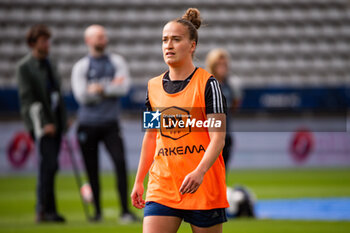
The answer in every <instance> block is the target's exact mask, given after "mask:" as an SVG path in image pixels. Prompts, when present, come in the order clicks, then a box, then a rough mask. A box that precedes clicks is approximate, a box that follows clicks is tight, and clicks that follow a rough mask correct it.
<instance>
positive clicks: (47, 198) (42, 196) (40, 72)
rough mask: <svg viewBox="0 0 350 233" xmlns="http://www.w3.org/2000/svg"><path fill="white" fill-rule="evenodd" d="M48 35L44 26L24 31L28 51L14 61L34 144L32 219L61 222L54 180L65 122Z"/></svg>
mask: <svg viewBox="0 0 350 233" xmlns="http://www.w3.org/2000/svg"><path fill="white" fill-rule="evenodd" d="M50 36H51V33H50V30H49V28H48V27H47V26H45V25H35V26H33V27H32V28H31V29H30V30H29V31H28V33H27V38H26V39H27V44H28V46H29V47H30V49H31V53H30V54H28V55H27V56H25V57H24V58H22V59H21V61H20V62H19V63H18V64H17V68H16V77H17V81H18V94H19V100H20V106H21V114H22V118H23V120H24V123H25V126H26V128H27V130H28V131H29V132H30V134H31V135H32V138H33V139H34V140H35V141H36V142H37V143H36V144H37V146H38V155H39V175H38V184H37V207H36V221H37V222H64V221H65V219H64V218H63V217H62V216H60V215H59V214H58V213H57V209H56V201H55V191H54V186H55V185H54V179H55V175H56V173H57V171H58V154H59V150H60V145H61V137H62V134H63V133H64V131H65V130H66V122H67V121H66V110H65V107H64V103H63V99H62V95H61V91H60V80H59V79H60V77H59V74H58V71H57V68H56V66H55V64H54V63H53V62H52V59H51V58H49V40H50Z"/></svg>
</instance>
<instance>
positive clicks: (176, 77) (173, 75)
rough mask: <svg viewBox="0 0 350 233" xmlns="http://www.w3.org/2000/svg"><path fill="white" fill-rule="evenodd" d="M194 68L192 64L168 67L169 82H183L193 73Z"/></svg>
mask: <svg viewBox="0 0 350 233" xmlns="http://www.w3.org/2000/svg"><path fill="white" fill-rule="evenodd" d="M195 68H196V67H195V66H194V65H193V63H192V62H191V63H190V64H189V65H186V66H181V67H169V78H170V80H171V81H183V80H185V79H186V78H188V76H190V75H191V74H192V73H193V71H194V70H195Z"/></svg>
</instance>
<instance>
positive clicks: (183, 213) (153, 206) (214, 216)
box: [144, 201, 227, 227]
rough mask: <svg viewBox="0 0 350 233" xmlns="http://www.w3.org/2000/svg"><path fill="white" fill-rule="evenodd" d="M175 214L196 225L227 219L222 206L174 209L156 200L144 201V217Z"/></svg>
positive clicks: (206, 224) (214, 223)
mask: <svg viewBox="0 0 350 233" xmlns="http://www.w3.org/2000/svg"><path fill="white" fill-rule="evenodd" d="M147 216H175V217H179V218H181V219H183V220H184V221H185V222H188V223H190V224H192V225H194V226H197V227H211V226H214V225H217V224H220V223H224V222H226V221H227V218H226V213H225V209H224V208H220V209H211V210H181V209H174V208H171V207H168V206H165V205H162V204H159V203H156V202H152V201H150V202H146V206H145V210H144V217H147Z"/></svg>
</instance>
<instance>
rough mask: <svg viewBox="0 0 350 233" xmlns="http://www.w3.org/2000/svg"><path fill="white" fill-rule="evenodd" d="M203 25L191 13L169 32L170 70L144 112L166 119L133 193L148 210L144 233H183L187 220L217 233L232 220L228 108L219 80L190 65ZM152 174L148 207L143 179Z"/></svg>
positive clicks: (152, 137) (148, 143)
mask: <svg viewBox="0 0 350 233" xmlns="http://www.w3.org/2000/svg"><path fill="white" fill-rule="evenodd" d="M200 24H201V19H200V12H199V11H198V10H197V9H195V8H189V9H188V10H187V12H186V13H185V15H184V16H183V17H182V18H180V19H175V20H172V21H170V22H168V23H167V24H166V25H165V26H164V28H163V36H162V50H163V58H164V61H165V63H166V64H167V65H168V67H169V70H168V71H167V72H165V73H164V74H162V75H160V76H158V77H155V78H153V79H151V80H150V81H149V82H148V96H147V100H146V106H147V108H148V110H149V111H156V113H154V118H157V117H158V115H157V113H158V111H159V112H160V113H161V114H163V115H161V116H160V119H161V122H160V123H161V127H160V129H159V130H157V131H154V130H153V131H152V130H148V131H146V133H145V135H144V139H143V144H142V149H141V156H140V162H139V167H138V171H137V175H136V179H135V184H134V188H133V191H132V194H131V198H132V204H133V206H135V207H136V208H139V209H141V208H145V210H144V220H143V232H144V233H151V232H161V233H174V232H177V230H178V229H179V227H180V224H181V221H182V220H184V221H185V222H188V223H190V224H191V227H192V231H193V232H195V233H199V232H205V233H207V232H208V233H211V232H215V233H217V232H222V224H223V222H226V215H225V209H224V208H226V207H228V203H227V199H226V185H225V166H224V161H223V158H222V156H221V151H222V149H223V147H224V144H225V127H226V126H225V124H226V115H225V114H226V103H225V99H224V97H223V95H222V93H221V89H220V85H219V83H218V82H217V81H216V79H215V78H214V77H213V76H212V75H211V74H209V73H208V72H206V71H205V70H204V69H202V68H197V67H195V66H194V65H193V62H192V58H193V54H194V52H195V49H196V46H197V43H198V34H197V29H198V28H199V27H200ZM167 117H168V118H167ZM186 119H187V121H186ZM181 121H182V123H184V122H185V121H186V122H185V123H184V124H181ZM164 122H166V123H167V126H165V125H163V124H164ZM169 122H170V123H172V124H170V126H169ZM198 122H199V123H198ZM200 122H202V123H200ZM203 122H207V123H208V122H215V124H211V123H209V124H206V123H203ZM188 123H189V124H188ZM197 123H198V124H197ZM206 127H207V128H206ZM148 172H149V181H148V189H147V194H146V201H145V200H143V197H142V196H143V192H144V186H143V181H144V178H145V176H146V174H147V173H148Z"/></svg>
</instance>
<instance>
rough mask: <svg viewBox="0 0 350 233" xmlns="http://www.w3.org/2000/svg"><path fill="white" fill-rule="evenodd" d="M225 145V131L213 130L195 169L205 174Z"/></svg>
mask: <svg viewBox="0 0 350 233" xmlns="http://www.w3.org/2000/svg"><path fill="white" fill-rule="evenodd" d="M224 145H225V132H215V133H214V135H213V137H212V138H211V140H210V143H209V146H208V148H207V150H206V152H205V154H204V156H203V158H202V160H201V162H200V163H199V164H198V166H197V168H196V170H197V171H199V172H201V173H202V174H205V173H206V172H207V171H208V170H209V169H210V167H211V166H212V165H213V164H214V163H215V161H216V159H217V158H218V157H219V155H220V153H221V151H222V149H223V148H224Z"/></svg>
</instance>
